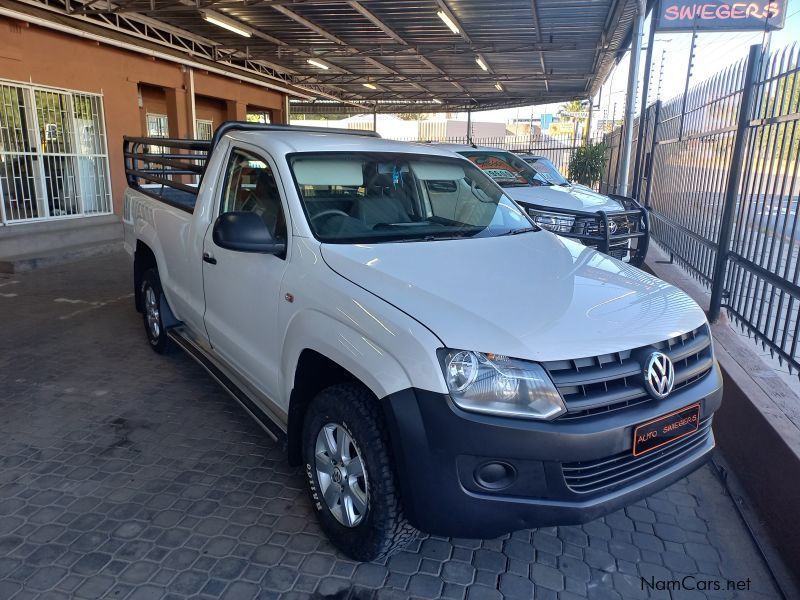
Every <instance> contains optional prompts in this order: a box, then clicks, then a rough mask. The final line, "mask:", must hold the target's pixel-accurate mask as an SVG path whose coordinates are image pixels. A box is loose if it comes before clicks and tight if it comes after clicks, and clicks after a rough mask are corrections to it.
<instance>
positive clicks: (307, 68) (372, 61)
mask: <svg viewBox="0 0 800 600" xmlns="http://www.w3.org/2000/svg"><path fill="white" fill-rule="evenodd" d="M0 4H2V5H3V6H6V7H8V6H9V5H11V4H24V5H27V6H28V7H33V6H35V7H39V8H42V9H45V10H47V11H49V12H50V13H52V12H57V13H60V14H61V15H63V16H66V17H68V18H70V19H71V20H78V21H80V22H81V23H83V24H85V25H84V26H102V27H105V28H112V29H116V30H117V32H118V33H123V34H128V35H131V34H132V35H135V36H136V37H137V38H138V39H139V40H140V43H150V44H155V45H160V46H165V45H166V46H170V47H171V49H173V50H177V51H179V52H185V53H187V54H189V55H190V56H192V57H199V58H201V59H203V60H207V61H211V62H213V63H218V64H219V65H221V66H223V67H224V68H226V69H231V70H238V71H245V72H248V74H249V75H250V76H253V77H257V78H262V79H264V80H265V81H271V82H277V83H280V84H281V85H282V86H283V88H284V89H286V90H287V91H289V92H290V93H294V94H295V95H301V96H304V98H303V99H302V101H301V102H300V103H293V105H292V111H293V112H344V111H359V112H362V111H364V110H368V111H372V110H377V111H378V112H423V111H440V110H449V111H455V110H468V109H471V110H483V109H491V108H501V107H512V106H521V105H527V104H536V103H544V102H556V101H562V100H569V99H573V98H586V97H587V96H591V95H594V94H595V93H596V92H597V91H598V89H599V87H600V85H601V84H602V82H603V80H604V79H605V77H606V75H607V74H608V72H609V70H610V69H611V68H612V66H613V63H614V60H615V58H616V57H617V56H618V55H619V54H620V52H622V51H624V49H625V47H626V45H627V44H628V43H629V39H630V31H631V27H632V23H633V19H634V17H635V15H636V10H637V4H638V2H637V1H636V0H567V1H563V0H493V1H487V0H360V1H359V0H177V1H175V0H113V1H111V0H25V1H24V2H21V3H20V2H9V1H8V0H4V1H2V2H0ZM440 12H441V13H443V14H445V15H446V16H447V18H448V19H450V21H451V22H452V23H453V24H454V27H455V28H456V29H457V30H458V33H454V32H453V31H452V30H451V28H450V27H448V25H447V24H446V22H445V19H443V18H441V17H440V15H439V13H440ZM209 17H210V18H211V19H216V20H217V21H220V20H221V21H223V22H225V23H227V24H229V25H231V24H232V25H234V26H235V27H237V28H239V29H241V30H242V32H244V33H245V34H247V36H248V37H245V36H243V35H240V34H237V33H234V32H232V31H229V30H227V29H224V28H222V27H220V26H218V25H216V24H214V23H212V22H209V21H208V20H207V19H208V18H209ZM478 58H480V61H481V62H482V63H483V65H485V67H486V68H485V69H484V68H483V67H482V66H481V65H479V63H478V60H477V59H478ZM310 59H311V60H314V61H315V62H316V63H317V64H321V65H324V66H325V67H327V68H322V67H320V66H317V65H315V64H312V63H309V60H310ZM365 84H368V85H365ZM373 88H374V89H373Z"/></svg>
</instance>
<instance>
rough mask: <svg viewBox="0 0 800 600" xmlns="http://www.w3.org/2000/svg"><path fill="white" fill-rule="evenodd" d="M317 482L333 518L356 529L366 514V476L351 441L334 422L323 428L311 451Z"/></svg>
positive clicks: (357, 452) (354, 445) (353, 443)
mask: <svg viewBox="0 0 800 600" xmlns="http://www.w3.org/2000/svg"><path fill="white" fill-rule="evenodd" d="M314 458H315V467H316V471H317V481H318V482H319V486H320V491H321V492H322V497H323V498H324V499H325V504H326V505H327V506H328V509H330V511H331V514H332V515H333V516H334V518H335V519H336V520H337V521H338V522H339V523H341V524H342V525H344V526H345V527H355V526H357V525H358V524H359V523H361V522H362V521H363V520H364V517H365V516H366V514H367V507H368V494H367V473H366V469H365V468H364V461H363V460H362V458H361V453H360V451H359V449H358V446H357V445H356V443H355V441H354V440H353V438H352V437H351V436H350V434H349V433H348V432H347V431H346V430H345V428H344V427H342V426H341V425H339V424H337V423H328V424H326V425H324V426H323V427H322V428H321V429H320V431H319V433H318V434H317V441H316V445H315V448H314Z"/></svg>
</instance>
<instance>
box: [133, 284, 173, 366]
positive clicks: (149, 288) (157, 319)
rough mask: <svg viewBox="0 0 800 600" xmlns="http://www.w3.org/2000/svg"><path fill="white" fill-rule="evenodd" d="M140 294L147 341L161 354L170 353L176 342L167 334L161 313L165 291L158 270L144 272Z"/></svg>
mask: <svg viewBox="0 0 800 600" xmlns="http://www.w3.org/2000/svg"><path fill="white" fill-rule="evenodd" d="M139 294H140V300H141V306H142V320H143V322H144V330H145V333H146V334H147V341H148V342H149V343H150V347H151V348H152V349H153V350H155V351H156V352H158V353H159V354H169V353H170V352H172V351H173V350H174V349H175V344H174V342H173V341H172V340H171V339H170V338H169V336H168V335H167V330H166V328H165V327H164V321H163V319H162V315H161V304H162V297H163V295H164V291H163V290H162V288H161V279H159V277H158V270H156V269H148V270H147V271H145V272H144V274H143V275H142V283H141V285H140V286H139Z"/></svg>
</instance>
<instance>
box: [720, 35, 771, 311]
mask: <svg viewBox="0 0 800 600" xmlns="http://www.w3.org/2000/svg"><path fill="white" fill-rule="evenodd" d="M760 59H761V44H753V45H752V46H750V55H749V56H748V57H747V71H746V72H745V79H744V88H742V102H741V104H740V106H739V115H738V119H737V123H736V138H735V139H734V142H733V151H732V152H731V162H730V170H729V171H728V181H727V183H726V184H725V200H724V202H725V204H724V205H723V209H722V219H721V221H720V226H719V240H718V241H717V256H716V257H715V260H714V274H713V276H712V279H711V300H710V302H709V308H708V320H709V321H711V322H712V323H713V322H714V321H716V320H717V319H719V313H720V310H721V309H722V293H723V291H724V289H725V273H726V267H727V265H728V253H729V252H730V244H731V235H732V233H733V216H734V213H735V211H736V205H737V204H738V200H739V186H740V184H741V181H742V162H743V160H742V159H743V158H744V152H745V141H746V140H747V130H748V127H749V125H750V117H751V113H752V110H753V98H754V97H755V93H756V83H757V82H756V77H757V76H758V67H759V62H760Z"/></svg>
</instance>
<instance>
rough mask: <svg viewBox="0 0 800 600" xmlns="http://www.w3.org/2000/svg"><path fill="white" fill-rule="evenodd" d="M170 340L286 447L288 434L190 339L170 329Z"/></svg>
mask: <svg viewBox="0 0 800 600" xmlns="http://www.w3.org/2000/svg"><path fill="white" fill-rule="evenodd" d="M167 334H168V335H169V337H170V339H172V340H173V341H174V342H175V343H176V344H177V345H178V346H180V348H181V349H182V350H183V351H184V352H186V353H187V354H188V355H189V356H190V357H192V358H193V359H194V360H195V362H197V363H198V364H199V365H200V366H201V367H203V368H204V369H205V370H206V371H208V373H209V374H210V375H211V376H212V377H213V378H214V379H215V380H216V381H217V383H219V384H220V385H221V386H222V387H223V389H224V390H225V391H226V392H228V394H230V395H231V396H232V397H233V399H234V400H236V401H237V402H238V403H239V404H240V405H241V407H242V408H243V409H244V410H245V411H246V412H247V414H249V415H250V416H251V417H253V419H255V420H256V422H257V423H258V424H259V425H261V427H262V428H263V429H264V431H266V432H267V434H268V435H269V436H270V437H271V438H272V439H273V440H275V441H276V442H278V443H280V444H282V445H283V446H286V441H287V438H286V432H285V431H283V429H282V428H281V427H280V425H278V423H276V422H275V421H274V420H273V419H272V418H271V417H270V416H269V415H268V414H267V413H266V412H265V411H264V410H263V409H262V408H260V407H259V406H258V404H257V403H256V402H254V401H253V399H252V398H251V397H250V396H249V395H248V394H247V393H246V392H245V391H244V390H243V389H242V388H241V387H239V386H238V385H236V383H234V382H233V381H232V380H231V378H230V377H228V376H227V375H226V374H225V373H224V372H223V371H222V369H220V368H219V367H218V366H217V365H215V364H214V363H213V362H212V361H211V360H210V359H209V358H208V357H207V356H206V354H205V353H204V352H203V351H202V350H201V349H200V348H198V347H197V346H196V345H195V344H194V343H193V342H192V341H191V340H190V339H188V338H186V337H184V336H183V335H181V333H180V331H179V330H177V329H169V330H168V331H167Z"/></svg>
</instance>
